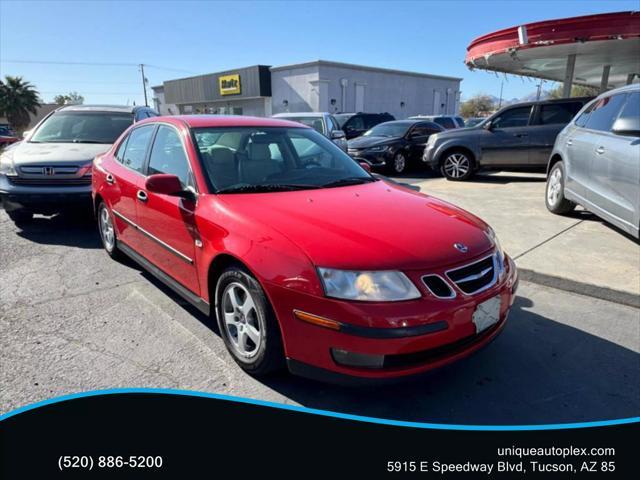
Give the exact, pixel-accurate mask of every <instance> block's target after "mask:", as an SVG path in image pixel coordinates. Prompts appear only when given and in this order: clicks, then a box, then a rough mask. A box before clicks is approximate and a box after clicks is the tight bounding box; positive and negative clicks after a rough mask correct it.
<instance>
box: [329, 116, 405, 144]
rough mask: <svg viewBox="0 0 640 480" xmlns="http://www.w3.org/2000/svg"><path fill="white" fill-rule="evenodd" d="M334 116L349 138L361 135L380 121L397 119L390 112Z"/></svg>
mask: <svg viewBox="0 0 640 480" xmlns="http://www.w3.org/2000/svg"><path fill="white" fill-rule="evenodd" d="M334 117H335V119H336V120H338V123H339V124H340V128H341V129H342V131H343V132H344V133H345V135H346V136H347V140H349V139H351V138H355V137H359V136H360V135H362V134H363V133H364V132H366V131H367V130H369V129H371V128H373V127H375V126H376V125H378V124H379V123H382V122H390V121H392V120H395V117H394V116H393V115H391V114H390V113H362V112H358V113H338V114H337V115H334Z"/></svg>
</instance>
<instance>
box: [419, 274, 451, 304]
mask: <svg viewBox="0 0 640 480" xmlns="http://www.w3.org/2000/svg"><path fill="white" fill-rule="evenodd" d="M422 282H423V283H424V284H425V286H426V287H427V288H428V289H429V291H430V292H431V293H432V294H433V295H434V296H435V297H438V298H454V297H455V296H456V292H454V291H453V289H452V288H451V287H450V286H449V284H448V283H447V282H446V281H445V280H444V279H443V278H442V277H440V276H439V275H425V276H424V277H422Z"/></svg>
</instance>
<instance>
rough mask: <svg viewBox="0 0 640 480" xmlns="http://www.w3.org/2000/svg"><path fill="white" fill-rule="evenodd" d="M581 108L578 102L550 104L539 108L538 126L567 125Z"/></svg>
mask: <svg viewBox="0 0 640 480" xmlns="http://www.w3.org/2000/svg"><path fill="white" fill-rule="evenodd" d="M581 108H582V104H581V103H580V102H571V103H551V104H548V105H541V106H540V122H539V123H540V125H555V124H567V123H569V122H570V121H571V119H572V118H573V117H574V115H575V114H576V113H578V111H580V109H581Z"/></svg>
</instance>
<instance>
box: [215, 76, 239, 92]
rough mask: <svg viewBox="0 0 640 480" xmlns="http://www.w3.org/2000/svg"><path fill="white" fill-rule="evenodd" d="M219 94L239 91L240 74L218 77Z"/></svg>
mask: <svg viewBox="0 0 640 480" xmlns="http://www.w3.org/2000/svg"><path fill="white" fill-rule="evenodd" d="M218 86H219V87H220V95H238V94H239V93H240V75H238V74H237V73H234V74H233V75H223V76H221V77H218Z"/></svg>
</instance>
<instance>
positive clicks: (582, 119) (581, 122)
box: [574, 100, 598, 127]
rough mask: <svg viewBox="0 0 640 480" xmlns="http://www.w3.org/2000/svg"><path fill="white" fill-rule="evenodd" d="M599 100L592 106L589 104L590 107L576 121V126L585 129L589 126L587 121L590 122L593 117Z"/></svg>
mask: <svg viewBox="0 0 640 480" xmlns="http://www.w3.org/2000/svg"><path fill="white" fill-rule="evenodd" d="M596 103H598V102H597V100H594V101H593V102H592V103H591V104H589V106H588V107H587V108H586V109H585V110H584V112H582V113H581V114H580V115H579V116H578V118H576V121H575V122H574V123H575V124H576V126H578V127H584V126H585V125H586V124H587V120H589V115H591V112H592V111H593V107H595V106H596Z"/></svg>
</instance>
